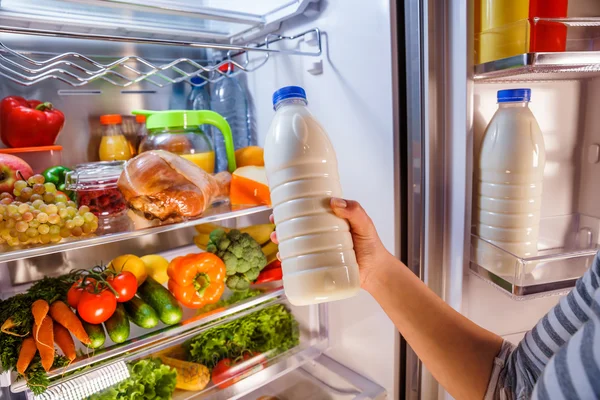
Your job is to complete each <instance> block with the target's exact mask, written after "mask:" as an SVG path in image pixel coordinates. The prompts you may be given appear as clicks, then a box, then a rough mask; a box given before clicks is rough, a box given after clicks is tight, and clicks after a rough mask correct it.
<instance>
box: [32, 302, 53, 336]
mask: <svg viewBox="0 0 600 400" xmlns="http://www.w3.org/2000/svg"><path fill="white" fill-rule="evenodd" d="M49 309H50V306H49V305H48V302H47V301H46V300H42V299H40V300H36V301H34V302H33V304H32V305H31V313H32V314H33V319H34V321H35V325H36V326H37V327H38V329H40V326H42V321H43V320H44V318H46V315H48V310H49ZM37 335H38V332H37V331H35V332H34V333H33V336H34V337H35V336H37Z"/></svg>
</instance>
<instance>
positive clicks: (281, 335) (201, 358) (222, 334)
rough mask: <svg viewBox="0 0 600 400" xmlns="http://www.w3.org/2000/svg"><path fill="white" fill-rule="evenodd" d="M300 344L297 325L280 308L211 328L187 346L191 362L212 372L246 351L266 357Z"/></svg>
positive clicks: (279, 306)
mask: <svg viewBox="0 0 600 400" xmlns="http://www.w3.org/2000/svg"><path fill="white" fill-rule="evenodd" d="M298 343H299V331H298V322H297V321H296V320H295V319H294V316H293V315H292V314H291V313H290V312H289V311H288V310H287V309H286V308H285V306H283V305H281V304H276V305H273V306H269V307H266V308H264V309H262V310H259V311H256V312H253V313H252V314H249V315H247V316H245V317H242V318H238V319H236V320H233V321H231V322H228V323H226V324H223V325H220V326H217V327H214V328H211V329H209V330H207V331H205V332H203V333H201V334H200V335H198V336H196V337H194V338H193V339H191V340H190V341H189V342H188V343H187V347H188V354H189V361H193V362H197V363H200V364H203V365H206V366H207V367H208V368H210V369H212V368H214V367H215V365H216V364H217V363H218V362H219V361H220V360H222V359H224V358H232V359H233V358H237V357H239V356H241V355H242V354H243V353H244V352H246V351H252V352H258V353H264V352H267V351H269V350H275V349H277V350H278V351H280V352H283V351H286V350H289V349H291V348H292V347H294V346H297V345H298Z"/></svg>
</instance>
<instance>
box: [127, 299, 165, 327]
mask: <svg viewBox="0 0 600 400" xmlns="http://www.w3.org/2000/svg"><path fill="white" fill-rule="evenodd" d="M123 305H124V306H125V311H127V316H129V320H130V321H131V322H133V323H134V324H136V325H137V326H140V327H142V328H146V329H150V328H154V327H155V326H156V325H158V315H157V314H156V311H154V309H153V308H152V307H150V305H149V304H148V303H146V302H145V301H144V300H142V299H140V298H139V297H137V296H134V297H133V299H131V300H129V301H127V302H125V303H123Z"/></svg>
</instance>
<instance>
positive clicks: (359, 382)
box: [241, 355, 386, 400]
mask: <svg viewBox="0 0 600 400" xmlns="http://www.w3.org/2000/svg"><path fill="white" fill-rule="evenodd" d="M385 395H386V392H385V389H384V388H382V387H381V386H379V385H378V384H376V383H375V382H372V381H371V380H369V379H367V378H365V377H363V376H362V375H359V374H357V373H356V372H354V371H352V370H350V369H348V368H346V367H345V366H343V365H342V364H340V363H338V362H336V361H334V360H332V359H331V358H329V357H327V356H326V355H321V356H319V357H318V358H317V359H315V360H314V361H310V362H307V363H305V364H304V365H303V366H302V367H300V368H298V369H295V370H293V371H291V372H289V373H287V374H285V375H283V376H281V377H279V378H277V379H275V380H273V381H271V382H269V383H268V384H266V385H263V386H261V387H260V388H259V389H257V390H255V391H253V392H252V393H250V394H248V395H246V396H244V397H241V400H256V399H258V398H261V397H260V396H274V397H275V398H281V399H286V400H304V399H329V400H359V399H373V400H377V399H384V398H385Z"/></svg>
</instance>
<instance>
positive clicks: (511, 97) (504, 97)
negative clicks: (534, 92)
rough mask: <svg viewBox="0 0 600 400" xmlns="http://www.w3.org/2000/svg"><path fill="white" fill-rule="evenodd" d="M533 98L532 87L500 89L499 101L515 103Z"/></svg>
mask: <svg viewBox="0 0 600 400" xmlns="http://www.w3.org/2000/svg"><path fill="white" fill-rule="evenodd" d="M530 100H531V89H506V90H498V103H515V102H520V101H530Z"/></svg>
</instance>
